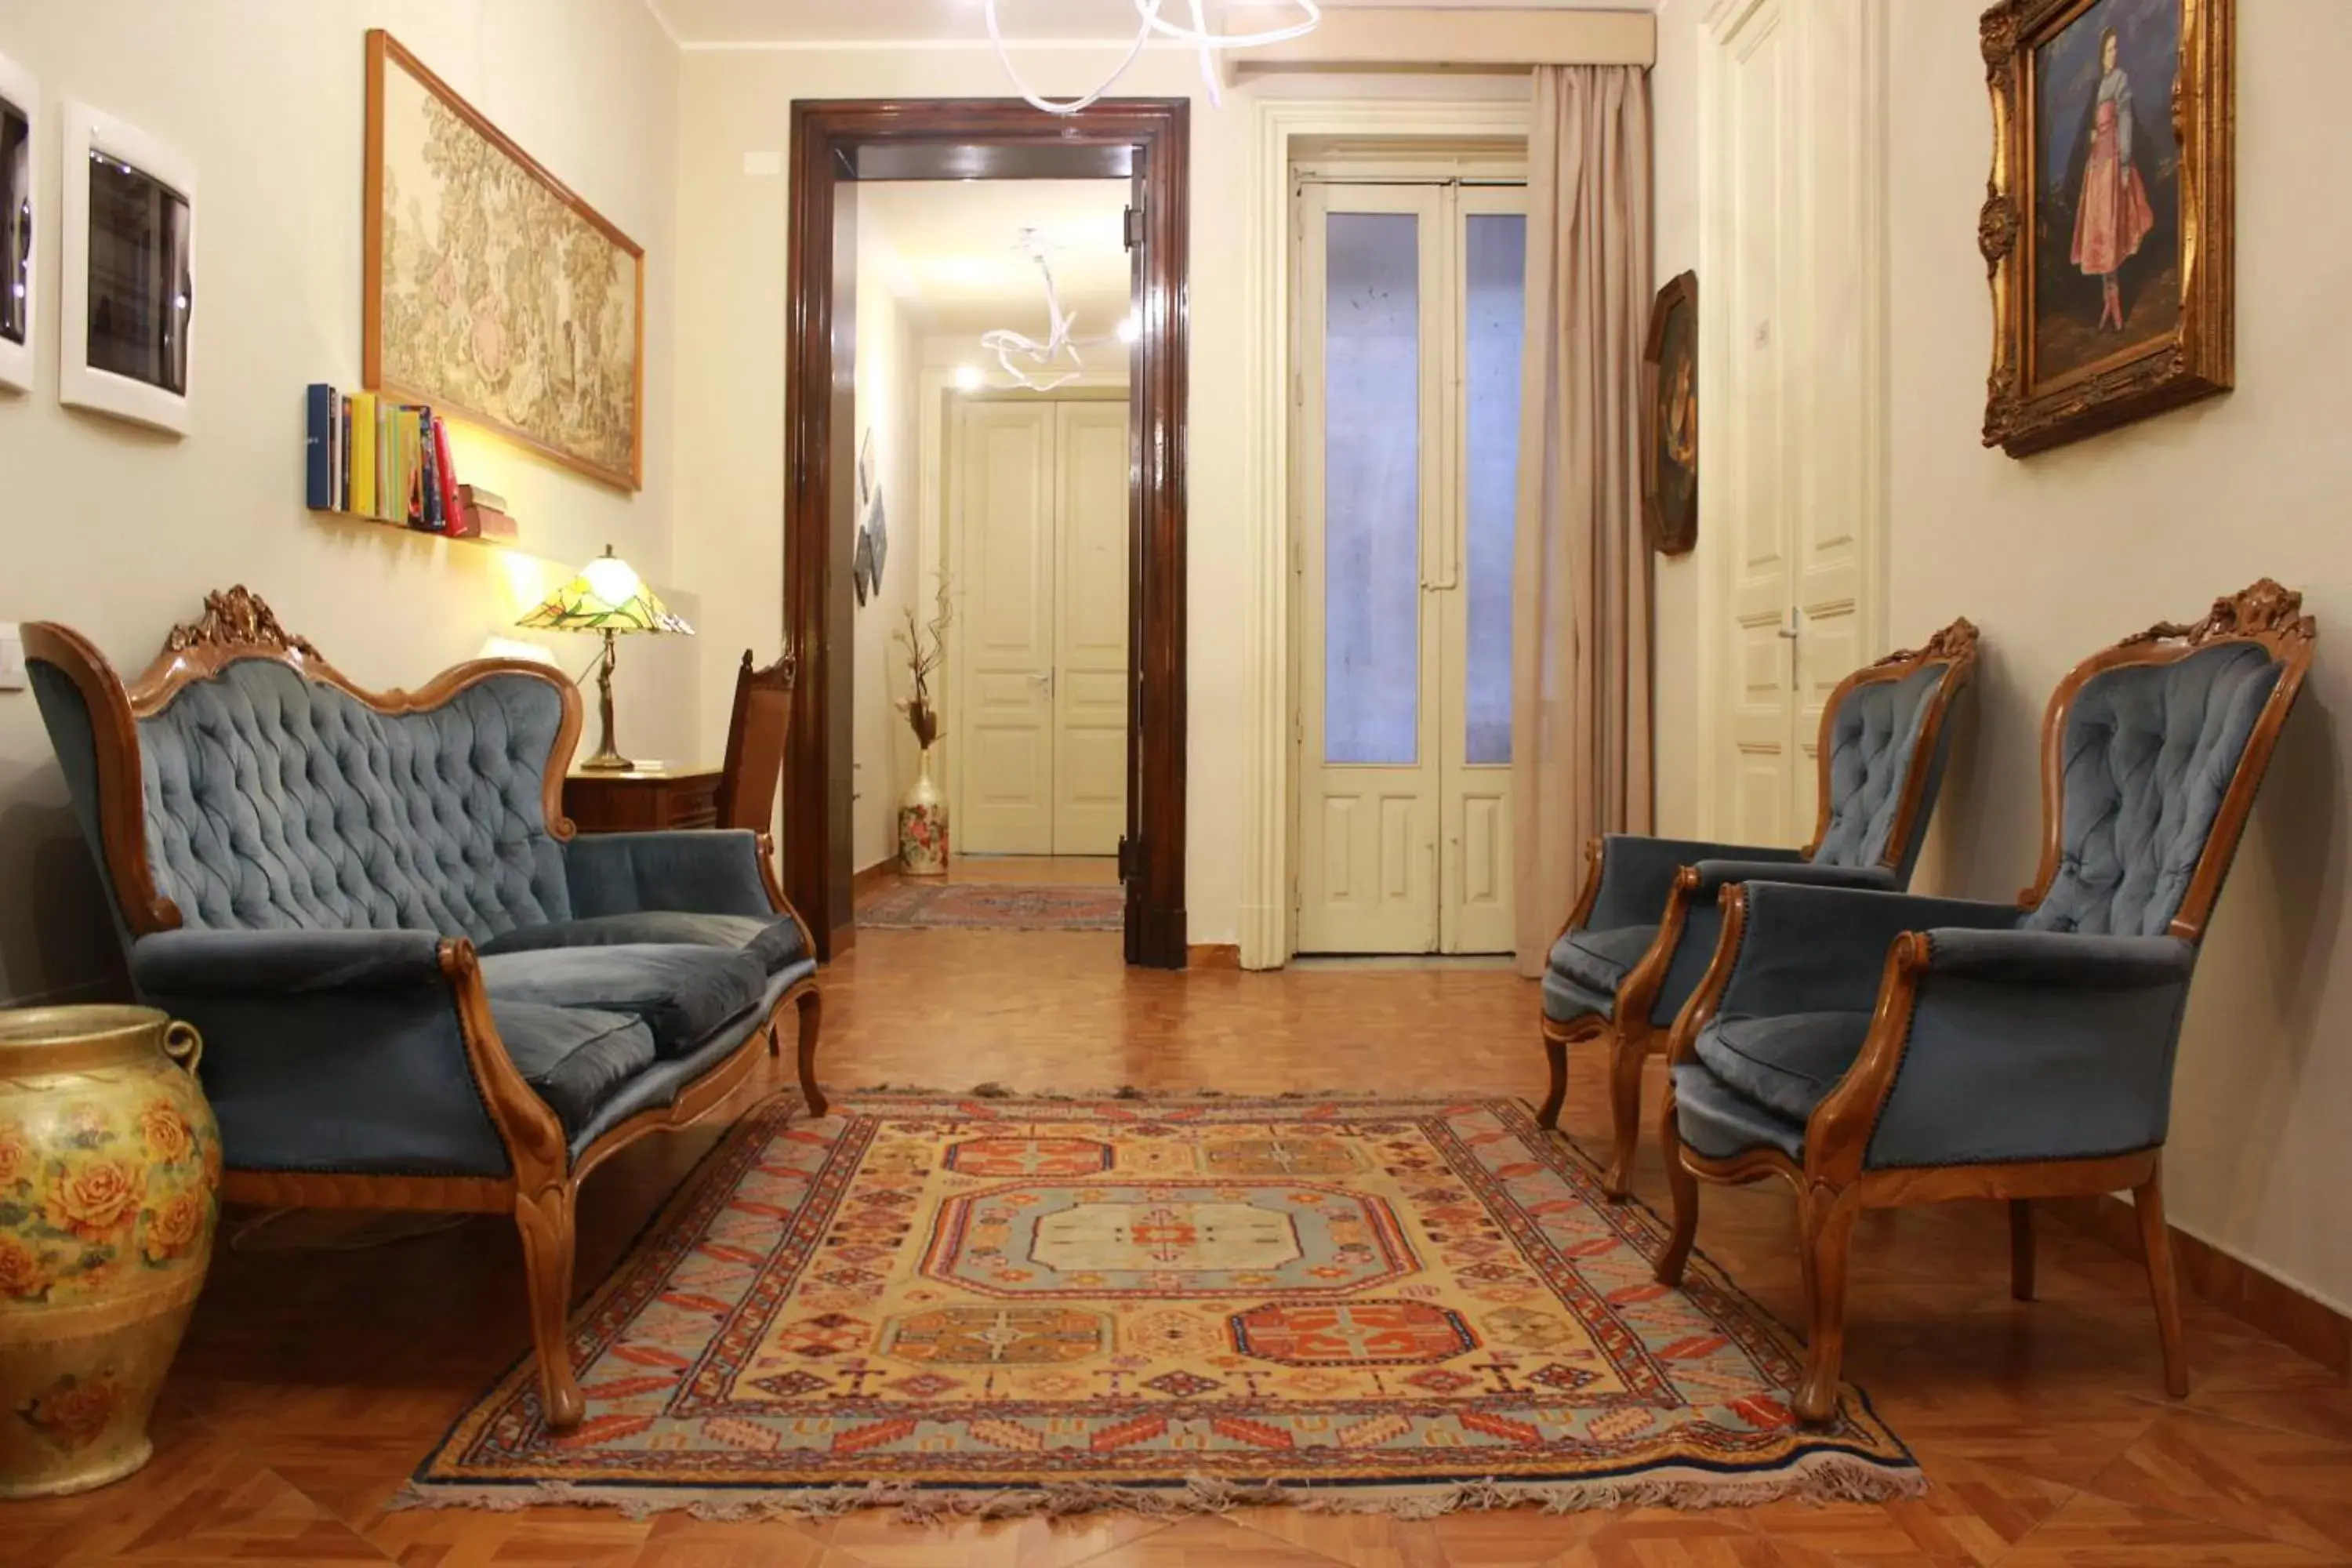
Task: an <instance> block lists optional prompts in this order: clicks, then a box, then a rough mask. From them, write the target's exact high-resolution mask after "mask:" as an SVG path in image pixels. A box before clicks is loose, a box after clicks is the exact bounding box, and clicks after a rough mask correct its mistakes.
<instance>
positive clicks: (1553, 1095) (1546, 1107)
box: [1536, 1028, 1568, 1130]
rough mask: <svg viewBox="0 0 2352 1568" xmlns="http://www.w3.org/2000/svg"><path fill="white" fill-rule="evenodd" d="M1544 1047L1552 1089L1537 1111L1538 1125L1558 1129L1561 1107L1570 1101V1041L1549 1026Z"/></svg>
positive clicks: (1545, 1034)
mask: <svg viewBox="0 0 2352 1568" xmlns="http://www.w3.org/2000/svg"><path fill="white" fill-rule="evenodd" d="M1543 1047H1544V1061H1545V1062H1546V1063H1547V1064H1548V1065H1549V1067H1550V1068H1551V1089H1550V1091H1549V1093H1547V1094H1546V1095H1545V1096H1544V1102H1543V1109H1542V1110H1538V1111H1537V1112H1536V1125H1537V1126H1538V1127H1544V1128H1550V1129H1553V1130H1557V1129H1558V1128H1559V1108H1560V1107H1561V1106H1562V1105H1564V1104H1566V1103H1567V1101H1568V1042H1567V1041H1566V1040H1563V1039H1560V1038H1559V1037H1557V1036H1555V1035H1554V1034H1553V1033H1552V1032H1551V1030H1549V1028H1547V1029H1545V1030H1544V1037H1543Z"/></svg>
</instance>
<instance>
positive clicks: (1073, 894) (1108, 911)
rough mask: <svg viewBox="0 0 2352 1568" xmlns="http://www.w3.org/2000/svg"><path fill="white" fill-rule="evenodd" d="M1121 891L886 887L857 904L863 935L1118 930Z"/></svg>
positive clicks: (1123, 902)
mask: <svg viewBox="0 0 2352 1568" xmlns="http://www.w3.org/2000/svg"><path fill="white" fill-rule="evenodd" d="M1126 910H1127V889H1124V888H1122V887H1120V886H1118V884H1117V883H1115V882H1114V883H1111V884H1110V885H1108V886H1107V887H1099V888H1088V887H1034V888H1033V887H1016V886H1013V885H1011V884H1004V885H993V884H990V883H986V882H919V881H914V880H902V881H897V882H890V883H886V884H884V885H883V887H881V888H880V889H877V891H875V892H874V893H872V894H870V895H868V896H867V897H866V899H865V900H862V901H861V902H860V903H859V904H858V906H857V923H858V924H859V925H860V926H861V927H863V928H865V929H866V930H868V931H940V930H946V931H1118V929H1119V928H1120V921H1121V920H1122V918H1123V917H1124V915H1125V914H1126Z"/></svg>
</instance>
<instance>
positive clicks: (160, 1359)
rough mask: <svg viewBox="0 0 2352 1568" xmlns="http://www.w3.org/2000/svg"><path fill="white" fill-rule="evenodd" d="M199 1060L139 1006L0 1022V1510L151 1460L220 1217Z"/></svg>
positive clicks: (194, 1046) (174, 1028)
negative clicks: (169, 1376) (155, 1420)
mask: <svg viewBox="0 0 2352 1568" xmlns="http://www.w3.org/2000/svg"><path fill="white" fill-rule="evenodd" d="M200 1049H201V1045H200V1042H199V1041H198V1040H197V1038H196V1032H195V1030H194V1029H193V1028H191V1027H190V1026H187V1025H185V1024H176V1023H173V1021H172V1020H171V1019H169V1018H167V1017H166V1016H164V1015H163V1014H161V1013H158V1012H156V1011H154V1010H153V1009H152V1008H148V1007H51V1008H41V1009H37V1010H29V1011H19V1012H0V1498H26V1497H46V1496H50V1495H54V1494H56V1493H58V1492H70V1491H80V1490H84V1489H88V1488H90V1487H96V1486H103V1485H105V1484H106V1483H107V1482H109V1481H111V1480H117V1479H121V1478H122V1477H124V1476H127V1475H129V1474H131V1472H132V1471H133V1470H136V1469H137V1468H139V1467H140V1466H142V1465H143V1464H145V1463H146V1462H147V1458H148V1456H149V1454H150V1453H151V1451H152V1450H151V1447H150V1446H149V1443H148V1439H147V1417H148V1415H149V1413H150V1412H151V1411H152V1410H153V1408H154V1405H155V1395H156V1394H157V1393H158V1391H160V1390H161V1389H162V1388H163V1374H164V1373H166V1372H168V1371H169V1370H170V1369H171V1365H172V1357H173V1352H176V1351H177V1350H178V1349H179V1346H180V1335H181V1334H182V1333H183V1332H184V1331H185V1330H186V1328H187V1326H188V1314H189V1312H190V1311H191V1310H194V1307H195V1304H196V1292H197V1291H198V1290H199V1289H202V1288H203V1286H204V1282H205V1268H206V1266H207V1265H208V1264H209V1263H210V1262H211V1260H212V1247H213V1227H214V1225H215V1221H216V1220H217V1218H218V1215H219V1208H220V1205H219V1194H220V1167H221V1151H220V1131H219V1129H218V1128H217V1127H216V1126H215V1124H214V1121H213V1113H212V1108H211V1107H210V1106H209V1105H207V1104H206V1103H205V1097H204V1092H203V1090H201V1089H199V1088H198V1087H197V1085H196V1078H195V1066H196V1057H197V1054H198V1052H199V1050H200Z"/></svg>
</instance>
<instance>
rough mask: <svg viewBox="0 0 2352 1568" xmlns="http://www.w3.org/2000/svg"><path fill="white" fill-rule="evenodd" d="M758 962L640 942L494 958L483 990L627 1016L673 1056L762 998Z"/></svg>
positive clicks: (485, 967) (485, 970) (499, 997)
mask: <svg viewBox="0 0 2352 1568" xmlns="http://www.w3.org/2000/svg"><path fill="white" fill-rule="evenodd" d="M767 978H768V976H767V973H766V971H764V970H763V969H761V967H760V961H759V960H758V959H756V958H753V957H751V955H750V954H748V953H741V952H726V951H724V950H722V949H719V948H711V947H686V946H680V945H676V944H666V943H665V944H657V943H652V942H638V943H631V944H625V945H618V946H613V947H556V948H548V949H546V950H545V951H543V952H509V953H498V954H493V955H492V956H490V957H488V958H485V959H483V960H482V983H483V984H484V985H486V986H487V987H488V990H489V993H490V997H491V1000H492V1001H494V1002H499V1001H504V1002H536V1003H541V1004H544V1005H549V1006H554V1007H588V1008H595V1009H598V1010H601V1011H605V1012H612V1013H625V1014H628V1015H630V1016H634V1017H637V1018H641V1019H643V1020H644V1021H645V1024H646V1027H647V1028H649V1029H651V1030H652V1031H653V1037H654V1048H655V1050H656V1051H657V1052H658V1053H659V1054H661V1055H662V1056H665V1057H674V1056H678V1055H681V1054H683V1053H685V1052H687V1051H690V1050H692V1049H693V1048H694V1047H697V1046H698V1045H700V1044H701V1043H702V1042H703V1040H704V1038H705V1037H708V1036H709V1034H710V1033H711V1031H712V1030H714V1029H716V1028H718V1027H719V1026H720V1025H722V1024H724V1023H726V1022H727V1021H728V1020H729V1019H730V1018H732V1017H734V1016H736V1015H737V1014H739V1013H741V1012H744V1011H745V1010H747V1009H748V1008H750V1007H751V1005H752V1004H753V1003H755V1002H757V1001H759V999H760V993H761V988H762V987H763V986H764V985H765V984H767Z"/></svg>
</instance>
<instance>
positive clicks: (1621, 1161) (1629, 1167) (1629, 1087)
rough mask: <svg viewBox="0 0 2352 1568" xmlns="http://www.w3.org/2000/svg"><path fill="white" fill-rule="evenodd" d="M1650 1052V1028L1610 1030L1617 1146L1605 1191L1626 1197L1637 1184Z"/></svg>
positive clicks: (1611, 1111)
mask: <svg viewBox="0 0 2352 1568" xmlns="http://www.w3.org/2000/svg"><path fill="white" fill-rule="evenodd" d="M1649 1055H1650V1035H1649V1031H1648V1030H1647V1029H1642V1028H1628V1027H1626V1026H1623V1025H1620V1026H1617V1027H1616V1028H1614V1029H1612V1030H1611V1031H1610V1032H1609V1114H1610V1119H1611V1121H1614V1122H1615V1123H1616V1133H1617V1146H1616V1147H1615V1148H1614V1149H1612V1150H1611V1151H1610V1152H1609V1180H1608V1182H1607V1184H1605V1190H1606V1191H1607V1192H1608V1194H1609V1195H1610V1196H1611V1197H1612V1198H1622V1197H1623V1196H1624V1195H1625V1194H1626V1192H1627V1191H1628V1190H1629V1189H1630V1188H1631V1187H1632V1186H1633V1151H1634V1150H1635V1149H1637V1148H1639V1147H1640V1146H1641V1142H1642V1065H1643V1062H1644V1061H1646V1060H1647V1059H1648V1058H1649Z"/></svg>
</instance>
